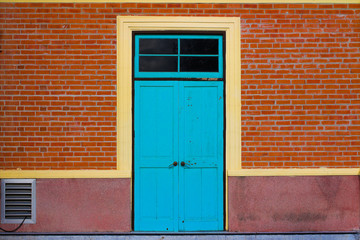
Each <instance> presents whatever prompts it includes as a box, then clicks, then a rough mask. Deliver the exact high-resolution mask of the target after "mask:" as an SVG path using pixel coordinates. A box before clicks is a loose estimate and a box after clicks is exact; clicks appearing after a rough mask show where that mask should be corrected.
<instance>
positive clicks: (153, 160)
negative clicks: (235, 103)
mask: <svg viewBox="0 0 360 240" xmlns="http://www.w3.org/2000/svg"><path fill="white" fill-rule="evenodd" d="M134 90H135V97H134V107H135V110H134V130H135V133H134V144H135V145H134V184H135V186H134V217H135V222H134V228H135V231H173V232H176V231H214V230H217V231H218V230H223V204H224V203H223V130H224V126H223V118H224V117H223V103H224V102H223V82H221V81H135V82H134Z"/></svg>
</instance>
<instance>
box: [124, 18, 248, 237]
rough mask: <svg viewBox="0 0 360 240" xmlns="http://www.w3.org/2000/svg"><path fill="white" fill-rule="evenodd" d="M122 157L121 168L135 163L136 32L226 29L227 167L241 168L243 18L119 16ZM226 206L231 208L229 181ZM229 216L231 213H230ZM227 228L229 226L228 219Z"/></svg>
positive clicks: (129, 167)
mask: <svg viewBox="0 0 360 240" xmlns="http://www.w3.org/2000/svg"><path fill="white" fill-rule="evenodd" d="M117 23H118V35H117V44H118V46H117V49H118V56H117V60H118V75H117V86H118V93H117V97H118V98H117V102H118V105H117V107H118V111H117V112H118V159H120V162H119V164H120V165H119V169H121V170H124V171H129V172H131V166H132V154H131V150H132V132H131V129H132V125H131V124H132V109H131V107H132V102H131V101H132V95H131V94H132V86H131V83H132V78H131V69H132V66H131V64H132V32H133V31H166V30H169V31H222V32H225V36H226V39H225V41H226V42H225V44H226V53H225V55H226V72H225V75H226V76H225V77H226V89H225V91H226V157H225V163H226V168H227V170H229V169H231V170H239V169H240V168H241V164H240V161H241V79H240V76H241V69H240V66H241V64H240V18H234V17H148V16H118V17H117ZM225 189H226V190H225V191H226V200H225V205H226V206H225V208H226V211H228V199H227V196H228V194H227V191H228V189H227V181H226V187H225ZM226 216H228V214H226ZM225 229H226V230H227V229H228V219H226V226H225Z"/></svg>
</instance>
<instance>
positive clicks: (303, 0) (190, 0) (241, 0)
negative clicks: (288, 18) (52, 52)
mask: <svg viewBox="0 0 360 240" xmlns="http://www.w3.org/2000/svg"><path fill="white" fill-rule="evenodd" d="M0 2H7V3H9V2H28V3H125V2H126V3H360V0H258V1H256V0H227V1H226V0H182V1H179V0H0Z"/></svg>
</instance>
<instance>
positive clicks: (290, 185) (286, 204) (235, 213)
mask: <svg viewBox="0 0 360 240" xmlns="http://www.w3.org/2000/svg"><path fill="white" fill-rule="evenodd" d="M359 196H360V195H359V177H358V176H317V177H230V178H229V209H230V210H229V231H234V232H235V231H236V232H295V231H299V232H302V231H349V230H359V220H360V216H359V210H360V206H359V201H360V198H359Z"/></svg>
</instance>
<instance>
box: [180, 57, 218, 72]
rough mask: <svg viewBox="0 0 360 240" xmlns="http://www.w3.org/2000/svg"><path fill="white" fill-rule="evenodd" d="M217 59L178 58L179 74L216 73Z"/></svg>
mask: <svg viewBox="0 0 360 240" xmlns="http://www.w3.org/2000/svg"><path fill="white" fill-rule="evenodd" d="M218 71H219V61H218V58H217V57H180V72H218Z"/></svg>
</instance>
